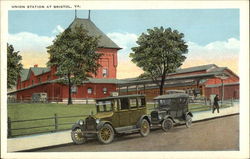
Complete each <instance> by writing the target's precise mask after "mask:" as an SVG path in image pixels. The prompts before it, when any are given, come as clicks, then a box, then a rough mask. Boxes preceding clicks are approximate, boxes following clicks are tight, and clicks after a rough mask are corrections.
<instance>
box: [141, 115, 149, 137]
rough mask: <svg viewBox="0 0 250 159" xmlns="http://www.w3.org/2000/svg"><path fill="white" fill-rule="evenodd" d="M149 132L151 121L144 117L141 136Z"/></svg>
mask: <svg viewBox="0 0 250 159" xmlns="http://www.w3.org/2000/svg"><path fill="white" fill-rule="evenodd" d="M149 132H150V126H149V122H148V121H147V120H146V119H142V121H141V127H140V134H141V136H148V134H149Z"/></svg>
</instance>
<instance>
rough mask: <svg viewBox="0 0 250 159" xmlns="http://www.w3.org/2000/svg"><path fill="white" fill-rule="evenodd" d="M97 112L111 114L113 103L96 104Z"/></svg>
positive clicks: (102, 102) (100, 102) (99, 102)
mask: <svg viewBox="0 0 250 159" xmlns="http://www.w3.org/2000/svg"><path fill="white" fill-rule="evenodd" d="M96 106H97V112H109V111H112V106H111V101H98V102H97V103H96Z"/></svg>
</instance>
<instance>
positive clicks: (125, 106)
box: [120, 98, 129, 110]
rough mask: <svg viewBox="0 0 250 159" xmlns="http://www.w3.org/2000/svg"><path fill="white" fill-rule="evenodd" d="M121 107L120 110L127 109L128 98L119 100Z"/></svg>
mask: <svg viewBox="0 0 250 159" xmlns="http://www.w3.org/2000/svg"><path fill="white" fill-rule="evenodd" d="M120 100H121V107H120V110H126V109H128V108H129V101H128V98H121V99H120Z"/></svg>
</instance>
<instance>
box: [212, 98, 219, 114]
mask: <svg viewBox="0 0 250 159" xmlns="http://www.w3.org/2000/svg"><path fill="white" fill-rule="evenodd" d="M218 101H219V95H218V94H216V96H215V97H214V105H213V113H214V111H215V109H217V112H218V113H220V110H219V103H218Z"/></svg>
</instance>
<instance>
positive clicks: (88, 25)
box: [69, 18, 121, 49]
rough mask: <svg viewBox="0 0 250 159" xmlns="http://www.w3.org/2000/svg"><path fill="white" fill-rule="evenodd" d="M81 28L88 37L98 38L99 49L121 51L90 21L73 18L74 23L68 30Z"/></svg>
mask: <svg viewBox="0 0 250 159" xmlns="http://www.w3.org/2000/svg"><path fill="white" fill-rule="evenodd" d="M76 26H77V27H80V26H82V27H83V28H84V29H85V30H87V31H88V34H89V36H93V37H100V39H99V43H98V45H99V47H100V48H114V49H121V48H120V47H119V46H118V45H117V44H116V43H114V42H113V41H112V40H111V39H110V38H109V37H108V36H107V35H106V34H104V33H103V32H102V31H101V30H100V29H99V28H97V26H96V25H95V24H94V23H93V22H92V21H91V20H90V19H80V18H75V19H74V21H73V22H72V23H71V24H70V25H69V28H71V29H73V28H75V27H76Z"/></svg>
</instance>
